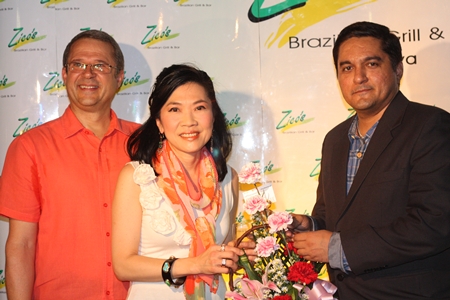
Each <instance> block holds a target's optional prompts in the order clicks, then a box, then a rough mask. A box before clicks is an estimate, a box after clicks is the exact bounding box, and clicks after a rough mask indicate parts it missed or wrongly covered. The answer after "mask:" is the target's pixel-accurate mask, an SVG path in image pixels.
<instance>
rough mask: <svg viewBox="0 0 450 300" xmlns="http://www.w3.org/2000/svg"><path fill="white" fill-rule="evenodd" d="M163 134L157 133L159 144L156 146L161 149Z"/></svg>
mask: <svg viewBox="0 0 450 300" xmlns="http://www.w3.org/2000/svg"><path fill="white" fill-rule="evenodd" d="M164 138H165V136H164V133H160V134H159V144H158V148H159V149H162V145H163V140H164Z"/></svg>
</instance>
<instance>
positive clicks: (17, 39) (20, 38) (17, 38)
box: [8, 27, 47, 50]
mask: <svg viewBox="0 0 450 300" xmlns="http://www.w3.org/2000/svg"><path fill="white" fill-rule="evenodd" d="M13 30H14V31H17V33H16V34H15V35H14V36H13V38H12V39H11V41H9V44H8V48H12V50H16V49H17V48H19V47H22V46H24V45H26V44H29V43H34V42H37V41H40V40H42V39H45V38H46V37H47V36H46V35H41V36H37V34H38V32H37V31H36V29H35V28H33V30H32V31H31V32H30V33H26V32H22V31H23V27H19V28H14V29H13Z"/></svg>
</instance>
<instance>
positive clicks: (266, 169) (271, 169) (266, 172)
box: [264, 160, 281, 175]
mask: <svg viewBox="0 0 450 300" xmlns="http://www.w3.org/2000/svg"><path fill="white" fill-rule="evenodd" d="M279 171H281V168H274V164H273V163H272V161H271V160H269V163H268V164H267V165H265V166H264V175H270V174H273V173H276V172H279Z"/></svg>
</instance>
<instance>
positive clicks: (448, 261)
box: [293, 22, 450, 300]
mask: <svg viewBox="0 0 450 300" xmlns="http://www.w3.org/2000/svg"><path fill="white" fill-rule="evenodd" d="M333 57H334V63H335V67H336V72H337V78H338V81H339V85H340V88H341V92H342V95H343V97H344V98H345V100H346V102H347V103H348V104H349V105H350V106H352V107H353V108H354V109H355V111H356V115H355V116H354V117H353V118H350V119H348V120H346V121H345V122H343V123H341V124H339V125H338V126H336V127H335V128H334V129H332V130H331V131H330V132H329V133H328V134H327V136H326V137H325V140H324V143H323V149H322V162H321V173H320V177H319V186H318V190H317V202H316V204H315V206H314V209H313V213H312V216H311V217H308V216H304V215H295V221H296V222H295V224H294V225H293V230H294V232H296V234H295V235H294V246H295V247H296V248H298V251H299V254H301V255H303V256H304V257H305V258H306V259H309V260H313V261H323V262H328V272H329V275H330V279H331V281H332V282H333V283H334V284H335V285H336V286H337V288H338V291H337V295H336V296H338V297H339V299H345V300H347V299H350V300H352V299H383V300H385V299H450V114H449V113H448V112H446V111H444V110H442V109H439V108H436V107H432V106H427V105H423V104H418V103H414V102H410V101H409V100H408V99H406V98H405V96H404V95H403V94H402V93H401V92H400V91H399V84H400V79H401V77H402V75H403V64H402V53H401V46H400V42H399V40H398V38H397V37H396V36H395V35H393V34H392V33H390V31H389V29H388V28H387V27H385V26H382V25H379V24H375V23H370V22H358V23H354V24H351V25H349V26H347V27H346V28H344V29H343V30H342V31H341V33H340V34H339V36H338V38H337V40H336V43H335V46H334V49H333ZM424 88H426V87H425V86H424Z"/></svg>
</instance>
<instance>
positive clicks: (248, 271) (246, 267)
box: [238, 252, 262, 283]
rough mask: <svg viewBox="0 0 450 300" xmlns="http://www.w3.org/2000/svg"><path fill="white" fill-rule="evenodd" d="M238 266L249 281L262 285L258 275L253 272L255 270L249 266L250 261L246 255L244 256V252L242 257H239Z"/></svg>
mask: <svg viewBox="0 0 450 300" xmlns="http://www.w3.org/2000/svg"><path fill="white" fill-rule="evenodd" d="M238 264H239V265H240V266H241V267H243V268H244V270H245V273H246V274H247V276H248V278H249V279H250V280H258V281H259V282H261V283H262V279H261V276H259V274H258V273H256V272H255V270H254V269H253V266H252V265H251V264H250V261H249V260H248V256H247V254H245V252H244V255H241V256H239V261H238Z"/></svg>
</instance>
